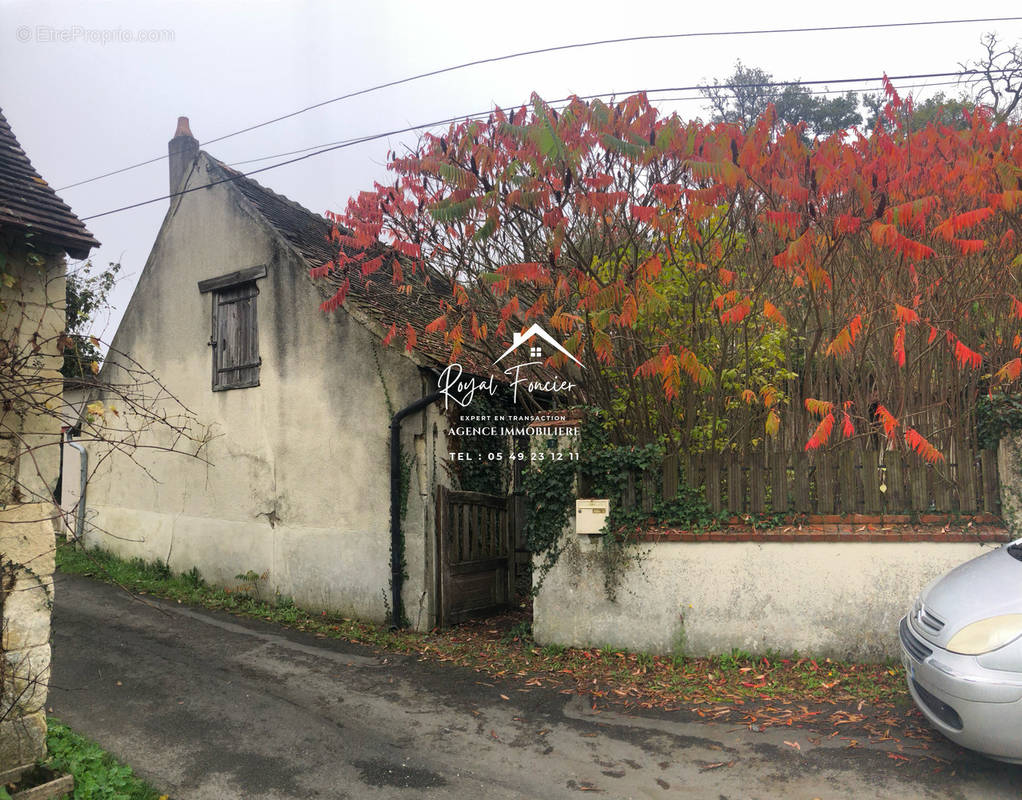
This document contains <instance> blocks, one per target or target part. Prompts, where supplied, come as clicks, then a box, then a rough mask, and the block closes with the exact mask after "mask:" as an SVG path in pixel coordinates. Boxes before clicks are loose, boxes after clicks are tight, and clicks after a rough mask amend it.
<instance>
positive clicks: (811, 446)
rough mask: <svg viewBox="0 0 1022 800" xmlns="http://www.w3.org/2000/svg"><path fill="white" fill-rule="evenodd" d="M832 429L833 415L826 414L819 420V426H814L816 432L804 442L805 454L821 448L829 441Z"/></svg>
mask: <svg viewBox="0 0 1022 800" xmlns="http://www.w3.org/2000/svg"><path fill="white" fill-rule="evenodd" d="M833 429H834V415H833V414H827V416H825V417H824V418H823V419H821V420H820V424H819V425H817V426H816V430H815V431H813V435H812V436H811V437H809V441H808V442H806V448H805V449H806V452H810V451H812V450H815V449H817V448H818V447H822V446H823V445H825V444H826V443H827V440H828V439H830V432H831V431H832V430H833Z"/></svg>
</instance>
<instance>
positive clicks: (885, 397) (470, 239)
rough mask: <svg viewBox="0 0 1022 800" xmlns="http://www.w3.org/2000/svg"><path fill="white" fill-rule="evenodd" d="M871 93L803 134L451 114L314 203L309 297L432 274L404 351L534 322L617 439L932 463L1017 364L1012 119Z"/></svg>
mask: <svg viewBox="0 0 1022 800" xmlns="http://www.w3.org/2000/svg"><path fill="white" fill-rule="evenodd" d="M887 96H888V103H887V106H886V108H885V109H884V112H883V116H884V120H885V124H883V125H878V126H877V128H876V129H875V130H874V131H873V132H871V133H870V135H868V136H866V135H863V134H861V133H859V132H857V131H851V132H849V133H846V134H844V135H841V134H839V135H835V136H832V137H829V138H827V139H824V140H822V141H813V142H807V140H806V137H805V136H801V135H800V132H801V130H802V129H801V127H800V126H797V125H796V126H790V125H788V126H782V125H780V124H778V123H777V122H776V121H775V119H774V117H773V115H772V113H771V111H769V110H768V112H767V113H766V114H764V115H763V116H762V117H761V118H760V119H759V120H758V121H757V122H756V123H755V124H754V125H752V126H751V127H750V128H748V129H747V130H743V129H742V128H740V127H738V126H734V125H728V124H703V123H701V122H698V121H684V120H682V119H680V118H679V117H677V116H676V115H672V116H666V117H663V116H661V115H660V114H659V113H658V112H657V110H656V109H654V108H653V107H652V106H650V104H649V102H648V101H647V99H646V97H645V96H644V95H636V96H633V97H629V98H627V99H625V100H623V101H621V102H619V103H615V104H605V103H603V102H601V101H599V100H596V101H592V102H583V101H582V100H578V99H575V100H573V101H572V102H571V103H569V104H568V105H567V106H566V107H565V108H563V109H562V110H560V111H555V110H554V109H553V108H551V107H550V106H548V105H547V104H545V103H544V102H543V101H542V100H540V99H539V98H538V97H533V99H532V103H531V106H530V107H528V108H525V107H523V108H520V109H517V110H516V111H513V112H506V111H503V110H500V109H497V110H495V111H494V112H493V113H492V114H491V115H490V116H489V118H488V119H486V120H482V121H478V120H476V121H466V122H463V123H460V124H457V125H452V126H451V127H450V128H449V129H448V130H447V132H446V133H445V134H443V135H439V136H438V135H432V134H429V135H426V136H424V137H423V138H422V140H421V141H420V142H419V145H418V147H417V148H416V149H415V150H414V151H412V152H410V153H408V154H407V155H404V156H397V155H391V157H390V160H389V165H388V166H389V169H390V170H391V171H392V172H393V173H394V176H395V179H394V182H393V183H392V184H390V185H377V186H376V188H375V189H374V190H373V191H371V192H364V193H362V194H361V195H359V196H358V197H357V198H354V199H352V200H351V201H350V202H349V204H348V207H347V210H346V211H345V212H344V213H343V214H339V215H336V217H335V220H336V222H337V224H338V229H337V236H338V240H339V242H340V243H341V245H342V248H341V252H340V254H339V256H338V258H337V260H336V261H335V262H334V263H332V264H330V265H328V266H327V267H324V268H322V269H320V270H317V271H316V274H317V276H321V277H327V278H328V279H329V280H332V281H334V282H335V283H336V284H337V286H338V292H337V294H336V295H335V296H334V298H333V299H332V300H331V301H328V302H327V303H326V304H325V306H326V307H328V308H331V307H336V306H337V305H339V304H340V303H342V302H343V301H344V298H345V294H346V292H347V290H348V286H349V285H350V284H349V279H350V276H351V275H353V274H354V271H361V272H362V273H364V274H369V273H371V272H374V271H376V270H381V269H382V270H389V271H391V272H392V280H393V281H394V283H396V284H398V285H401V286H404V287H406V288H405V289H404V290H405V291H407V292H409V293H410V294H414V293H415V292H419V291H425V290H424V289H423V282H422V280H421V276H422V275H423V274H425V273H426V272H431V273H435V274H438V275H440V276H442V277H443V278H445V280H446V281H447V282H448V284H449V285H450V286H453V289H452V290H451V292H450V294H448V295H447V296H446V297H445V299H444V300H443V301H442V302H441V306H440V313H439V315H438V316H437V317H436V319H435V320H433V321H432V322H431V323H430V324H429V325H428V326H424V328H423V329H422V330H416V329H415V328H414V326H411V325H409V326H407V327H406V329H405V330H403V331H402V330H400V328H398V329H397V330H396V333H397V335H398V336H402V335H403V336H404V337H405V341H406V344H409V345H410V344H411V342H412V341H414V338H416V337H421V336H434V337H443V339H444V342H445V344H446V346H447V347H448V348H449V351H450V354H451V359H452V360H456V359H458V358H459V356H461V355H462V354H463V353H465V352H466V351H473V352H475V353H477V354H478V355H479V356H481V357H486V358H489V359H490V360H491V361H492V360H493V359H494V358H495V357H496V355H498V354H499V353H500V352H502V351H503V350H504V349H505V348H506V347H507V345H508V343H509V341H510V339H511V335H512V333H513V332H515V331H520V330H523V329H524V328H526V327H527V326H528V325H530V324H532V322H534V321H538V322H540V323H541V324H543V325H544V326H548V327H549V329H550V330H551V331H552V332H556V333H557V334H558V335H560V336H561V337H562V338H563V341H564V342H565V344H566V346H567V347H568V349H570V350H572V351H573V352H575V353H577V354H578V355H579V358H580V359H581V360H582V362H583V364H584V366H585V371H584V373H583V374H582V375H583V377H582V379H581V380H580V381H579V384H580V388H579V389H578V390H577V392H578V393H577V396H576V397H575V398H574V400H575V401H577V402H581V403H586V404H591V405H597V406H600V407H602V408H605V409H607V410H608V411H611V412H612V413H611V414H610V415H609V418H610V419H612V420H613V421H614V424H615V425H616V434H617V436H618V438H619V440H621V441H626V442H628V441H630V442H643V441H650V440H653V439H656V438H658V437H666V438H667V439H668V440H669V441H670V442H672V443H673V444H675V445H677V446H678V447H682V448H688V449H689V450H703V451H712V450H716V451H723V450H727V449H741V448H747V447H749V446H750V445H751V446H755V445H756V443H757V442H759V441H761V440H763V439H764V437H785V438H786V440H788V441H790V442H791V443H792V445H793V446H797V447H798V448H799V449H804V450H809V451H813V450H816V449H818V448H821V447H832V446H834V445H836V444H837V443H838V442H840V441H842V440H844V439H858V440H860V441H867V440H870V441H874V442H876V441H886V442H887V445H886V446H887V447H892V446H893V447H897V448H899V449H907V450H911V451H914V452H916V453H917V454H919V455H920V456H922V457H923V458H924V459H926V460H928V461H932V462H937V461H940V460H941V459H943V458H944V456H945V454H946V453H947V452H949V448H951V449H953V448H954V447H955V446H956V445H955V444H953V442H955V441H958V442H959V445H961V444H962V442H963V441H964V439H963V437H971V435H972V434H971V430H972V421H971V420H972V417H971V415H972V409H973V406H974V403H975V400H976V398H977V396H978V394H979V393H980V392H981V391H983V390H985V389H986V388H987V387H988V385H989V384H996V383H1000V382H1006V381H1014V380H1016V379H1018V378H1019V376H1020V375H1022V358H1020V355H1022V338H1020V331H1022V326H1020V320H1022V301H1020V299H1019V297H1020V296H1022V290H1020V289H1019V276H1020V271H1019V270H1020V264H1019V260H1018V259H1017V253H1018V250H1017V246H1016V236H1017V234H1018V233H1019V230H1018V229H1019V226H1020V222H1022V219H1020V212H1022V131H1020V130H1019V128H1018V127H1016V126H1013V125H1008V124H1004V123H1001V124H995V123H994V121H993V117H992V116H991V115H989V114H987V113H985V112H984V111H983V110H982V109H979V110H977V111H976V112H975V113H974V114H973V115H972V116H971V117H969V118H968V119H967V122H968V126H967V128H966V129H965V130H960V129H950V128H947V127H941V126H939V125H936V124H930V125H928V126H926V127H924V128H922V129H920V130H917V129H914V126H910V125H908V124H907V120H908V118H909V116H910V114H911V108H910V104H909V103H905V102H902V100H901V99H900V98H899V96H898V94H897V93H896V91H895V90H894V88H893V87H892V86H890V85H889V84H888V85H887ZM379 241H382V242H384V243H386V244H388V245H390V246H391V248H392V249H391V250H386V251H384V250H381V249H379V248H375V249H372V248H373V246H374V245H375V244H376V243H377V242H379ZM367 252H369V253H371V254H372V257H370V256H369V255H366V253H367ZM562 362H563V359H562V361H561V362H559V361H558V359H556V358H552V359H550V365H551V366H553V367H558V368H567V366H568V365H566V364H564V363H562Z"/></svg>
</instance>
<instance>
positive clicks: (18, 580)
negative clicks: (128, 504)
mask: <svg viewBox="0 0 1022 800" xmlns="http://www.w3.org/2000/svg"><path fill="white" fill-rule="evenodd" d="M56 516H57V511H56V509H55V508H54V506H53V505H51V504H47V503H26V504H23V505H11V506H7V507H6V508H4V509H2V510H0V773H3V772H4V771H6V770H8V769H14V768H15V767H21V766H24V765H27V764H32V763H33V762H34V761H36V760H37V759H39V758H42V757H44V756H45V755H46V692H47V688H48V685H49V681H50V609H51V607H52V605H53V569H54V563H53V561H54V559H53V550H54V546H55V544H56V540H55V537H54V533H53V530H54V521H55V518H56Z"/></svg>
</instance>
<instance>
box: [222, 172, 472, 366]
mask: <svg viewBox="0 0 1022 800" xmlns="http://www.w3.org/2000/svg"><path fill="white" fill-rule="evenodd" d="M207 156H208V154H207ZM208 157H209V160H210V161H211V162H212V163H213V164H214V165H215V166H216V167H217V168H219V169H220V170H221V171H222V172H223V173H224V175H225V177H230V178H233V180H232V181H231V182H232V183H233V184H234V185H235V186H236V187H237V188H238V189H239V190H240V192H241V194H242V195H244V197H245V199H246V200H248V201H249V203H251V205H252V206H253V208H254V209H255V210H256V211H257V212H258V213H259V214H260V215H261V216H262V217H263V218H264V219H265V220H266V222H267V223H269V224H270V225H271V226H272V227H273V228H275V229H276V230H277V231H278V232H279V233H280V234H281V236H283V237H284V238H285V239H286V240H287V241H288V242H289V243H290V244H291V245H292V246H293V247H294V248H295V250H297V251H298V253H299V255H301V257H302V258H303V259H304V260H305V262H306V264H308V266H309V267H319V266H322V265H324V264H326V263H328V262H330V261H332V260H333V259H334V256H335V255H336V253H337V244H336V243H334V242H331V240H330V231H331V229H332V227H333V223H331V222H330V221H329V220H328V219H326V218H325V217H322V216H320V215H319V214H315V213H313V212H312V211H309V210H308V209H307V208H304V207H303V206H301V205H299V204H298V203H296V202H294V201H293V200H289V199H288V198H286V197H284V196H283V195H279V194H277V193H276V192H274V191H271V190H270V189H267V188H266V187H265V186H262V185H260V184H259V183H257V182H256V181H254V180H252V179H251V178H248V177H244V176H243V175H242V173H240V172H238V171H237V170H235V169H232V168H231V167H229V166H227V165H226V164H224V163H223V162H221V161H217V160H216V159H215V158H213V157H212V156H208ZM379 247H380V248H381V249H382V248H384V245H382V244H381V245H379ZM381 251H382V250H381ZM376 255H379V253H378V252H376V251H375V250H374V251H371V252H367V253H366V258H372V257H375V256H376ZM395 257H397V256H396V254H395ZM410 272H411V271H410V270H408V271H407V272H406V274H405V278H406V280H407V281H409V282H411V281H413V280H414V281H416V282H417V283H418V284H419V286H418V287H417V291H414V292H412V293H411V294H410V295H408V294H405V293H403V292H400V291H398V289H399V287H398V286H395V285H394V283H393V273H392V272H391V270H390V269H389V268H388V267H384V268H382V269H380V270H379V271H377V272H374V273H373V274H372V275H370V276H368V277H367V276H364V275H363V274H362V271H361V270H360V269H358V268H354V269H348V271H347V273H346V275H345V277H347V278H348V281H349V283H350V287H351V288H350V290H349V292H348V296H347V299H346V300H345V302H344V305H345V306H348V305H349V304H350V305H353V306H355V307H356V308H357V309H358V310H359V311H361V312H362V313H363V314H364V315H365V316H367V317H369V318H370V319H372V320H373V321H374V322H376V323H377V324H378V325H380V326H381V328H382V330H383V331H384V332H385V331H387V330H389V329H390V326H391V325H395V326H396V329H397V334H398V337H399V341H401V340H400V337H402V336H403V335H404V330H405V325H406V324H408V323H410V324H411V325H412V327H414V328H415V330H416V333H417V341H416V343H415V347H414V351H415V352H416V353H417V354H418V355H419V356H421V357H422V358H423V359H424V360H426V361H427V362H428V363H429V365H430V366H434V367H440V368H443V367H445V366H446V365H447V364H448V362H449V361H450V352H451V350H450V347H449V346H448V345H447V343H446V342H445V341H444V336H443V334H442V333H428V334H426V333H423V329H424V328H425V327H426V325H428V324H429V323H430V322H432V321H433V320H434V319H436V318H437V317H438V316H440V314H441V307H440V303H441V300H444V299H449V298H450V297H451V287H450V284H449V283H448V282H446V281H445V280H444V279H443V278H441V277H439V276H437V275H431V276H429V277H428V278H427V277H424V276H412V275H410V274H409V273H410ZM334 281H336V282H334ZM315 283H316V284H317V286H318V287H319V290H320V293H321V294H322V296H323V298H324V299H326V298H328V297H331V296H333V294H334V292H336V290H337V285H338V283H339V276H336V277H333V278H332V279H331V280H326V279H321V280H316V281H315ZM398 346H400V345H398ZM458 360H459V361H460V362H461V363H462V364H463V365H464V366H465V368H466V369H470V370H471V369H473V368H475V369H480V370H485V369H486V368H488V367H489V364H488V363H485V364H484V363H474V362H475V361H477V360H478V359H477V358H475V356H474V354H471V353H467V352H466V353H463V354H462V355H459V357H458Z"/></svg>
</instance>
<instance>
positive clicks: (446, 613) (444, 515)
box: [436, 486, 514, 627]
mask: <svg viewBox="0 0 1022 800" xmlns="http://www.w3.org/2000/svg"><path fill="white" fill-rule="evenodd" d="M511 516H512V514H511V509H510V503H509V501H508V498H507V497H498V496H496V495H491V494H482V493H480V492H455V491H452V490H450V489H447V488H446V487H443V486H438V487H437V496H436V530H437V537H436V540H437V564H438V565H439V570H438V572H439V575H438V577H439V580H438V587H437V588H438V595H439V597H438V602H437V609H438V610H439V620H438V622H439V624H440V626H441V627H447V626H450V625H455V624H457V623H459V622H461V621H463V620H464V619H466V618H467V617H470V616H473V615H479V614H487V613H491V612H494V611H499V610H500V609H503V608H507V607H508V606H510V605H511V603H512V602H513V600H514V543H513V541H512V532H513V527H514V526H513V524H512V519H511Z"/></svg>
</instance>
